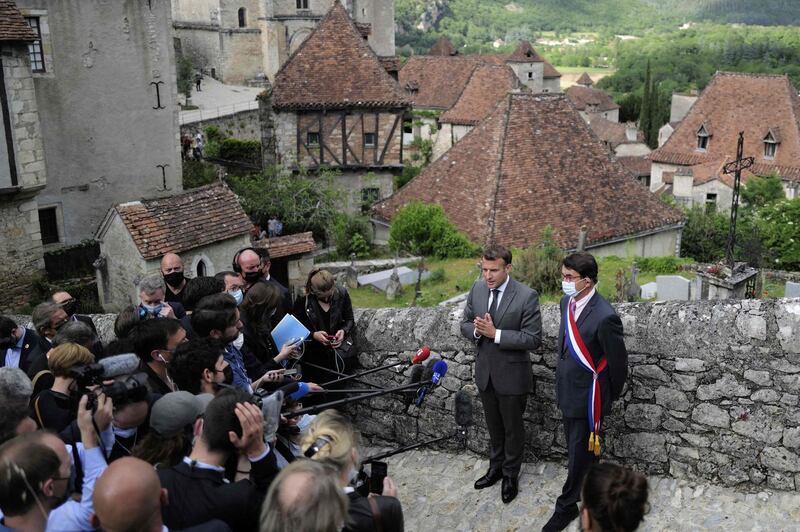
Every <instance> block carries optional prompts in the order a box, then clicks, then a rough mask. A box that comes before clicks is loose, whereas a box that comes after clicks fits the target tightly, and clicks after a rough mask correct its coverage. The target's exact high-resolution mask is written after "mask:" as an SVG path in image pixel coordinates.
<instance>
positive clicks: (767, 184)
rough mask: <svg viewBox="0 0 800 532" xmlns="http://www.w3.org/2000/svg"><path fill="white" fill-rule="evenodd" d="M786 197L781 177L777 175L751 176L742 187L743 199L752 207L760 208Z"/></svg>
mask: <svg viewBox="0 0 800 532" xmlns="http://www.w3.org/2000/svg"><path fill="white" fill-rule="evenodd" d="M785 197H786V195H785V194H784V192H783V184H782V183H781V178H780V177H779V176H777V175H774V174H773V175H769V176H765V177H751V178H750V179H748V180H747V183H745V185H744V188H742V201H744V203H745V204H746V205H747V206H748V207H751V208H754V209H759V208H761V207H764V206H765V205H769V204H771V203H775V202H776V201H779V200H782V199H784V198H785Z"/></svg>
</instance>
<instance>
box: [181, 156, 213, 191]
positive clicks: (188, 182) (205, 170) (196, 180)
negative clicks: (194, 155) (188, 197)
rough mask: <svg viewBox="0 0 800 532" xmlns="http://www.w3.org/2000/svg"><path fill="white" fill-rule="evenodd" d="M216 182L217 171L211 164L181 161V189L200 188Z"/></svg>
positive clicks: (192, 160)
mask: <svg viewBox="0 0 800 532" xmlns="http://www.w3.org/2000/svg"><path fill="white" fill-rule="evenodd" d="M216 180H217V170H216V168H215V167H214V165H213V164H209V163H207V162H205V161H197V160H194V159H188V160H186V161H183V188H184V189H185V190H188V189H190V188H197V187H202V186H203V185H210V184H211V183H213V182H215V181H216Z"/></svg>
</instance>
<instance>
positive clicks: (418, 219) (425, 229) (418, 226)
mask: <svg viewBox="0 0 800 532" xmlns="http://www.w3.org/2000/svg"><path fill="white" fill-rule="evenodd" d="M389 247H390V248H391V249H392V250H393V251H396V252H401V251H407V252H410V253H414V254H419V255H435V256H437V257H439V258H461V257H473V256H475V255H477V254H478V253H479V252H480V248H479V246H476V245H475V244H473V243H472V242H470V241H469V239H468V238H467V237H466V236H464V235H463V234H462V233H460V232H459V231H458V229H456V227H455V226H454V225H453V224H452V223H450V221H449V220H448V219H447V216H446V215H445V213H444V209H443V208H442V207H441V205H426V204H425V203H421V202H411V203H409V204H407V205H405V206H404V207H403V208H402V209H400V210H399V211H398V213H397V214H396V215H395V217H394V220H392V227H391V229H390V231H389Z"/></svg>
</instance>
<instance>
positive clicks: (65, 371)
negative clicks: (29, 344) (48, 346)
mask: <svg viewBox="0 0 800 532" xmlns="http://www.w3.org/2000/svg"><path fill="white" fill-rule="evenodd" d="M86 364H94V355H93V354H92V352H91V351H89V350H88V349H86V348H85V347H83V346H82V345H78V344H73V343H66V344H61V345H59V346H58V347H54V348H53V350H52V351H50V356H49V357H48V358H47V365H48V366H49V367H50V371H52V372H53V375H55V376H56V377H69V370H71V369H72V368H74V367H75V366H84V365H86Z"/></svg>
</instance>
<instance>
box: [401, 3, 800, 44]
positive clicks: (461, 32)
mask: <svg viewBox="0 0 800 532" xmlns="http://www.w3.org/2000/svg"><path fill="white" fill-rule="evenodd" d="M396 9H397V27H398V35H397V42H398V44H399V45H400V46H402V45H405V44H408V45H410V46H411V47H412V48H414V49H415V50H416V51H417V52H420V51H422V50H424V49H426V47H429V46H430V45H431V44H432V43H433V42H434V41H435V39H436V38H437V37H438V35H442V34H444V35H447V36H448V37H450V39H451V40H452V41H453V42H454V44H456V46H459V47H460V46H463V45H467V47H469V48H471V49H475V50H478V49H481V48H483V47H486V46H491V43H492V42H494V41H495V40H497V39H501V40H504V41H509V40H510V39H509V37H510V38H515V37H526V34H529V35H527V36H533V35H535V34H540V33H541V32H545V31H547V32H558V33H570V32H577V31H594V32H604V33H626V34H633V35H643V34H645V33H647V32H649V31H652V30H656V31H658V30H663V29H668V28H675V27H677V26H679V25H681V24H684V23H687V22H722V23H743V24H758V25H800V0H396ZM420 27H422V31H421V30H420V29H419V28H420Z"/></svg>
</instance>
